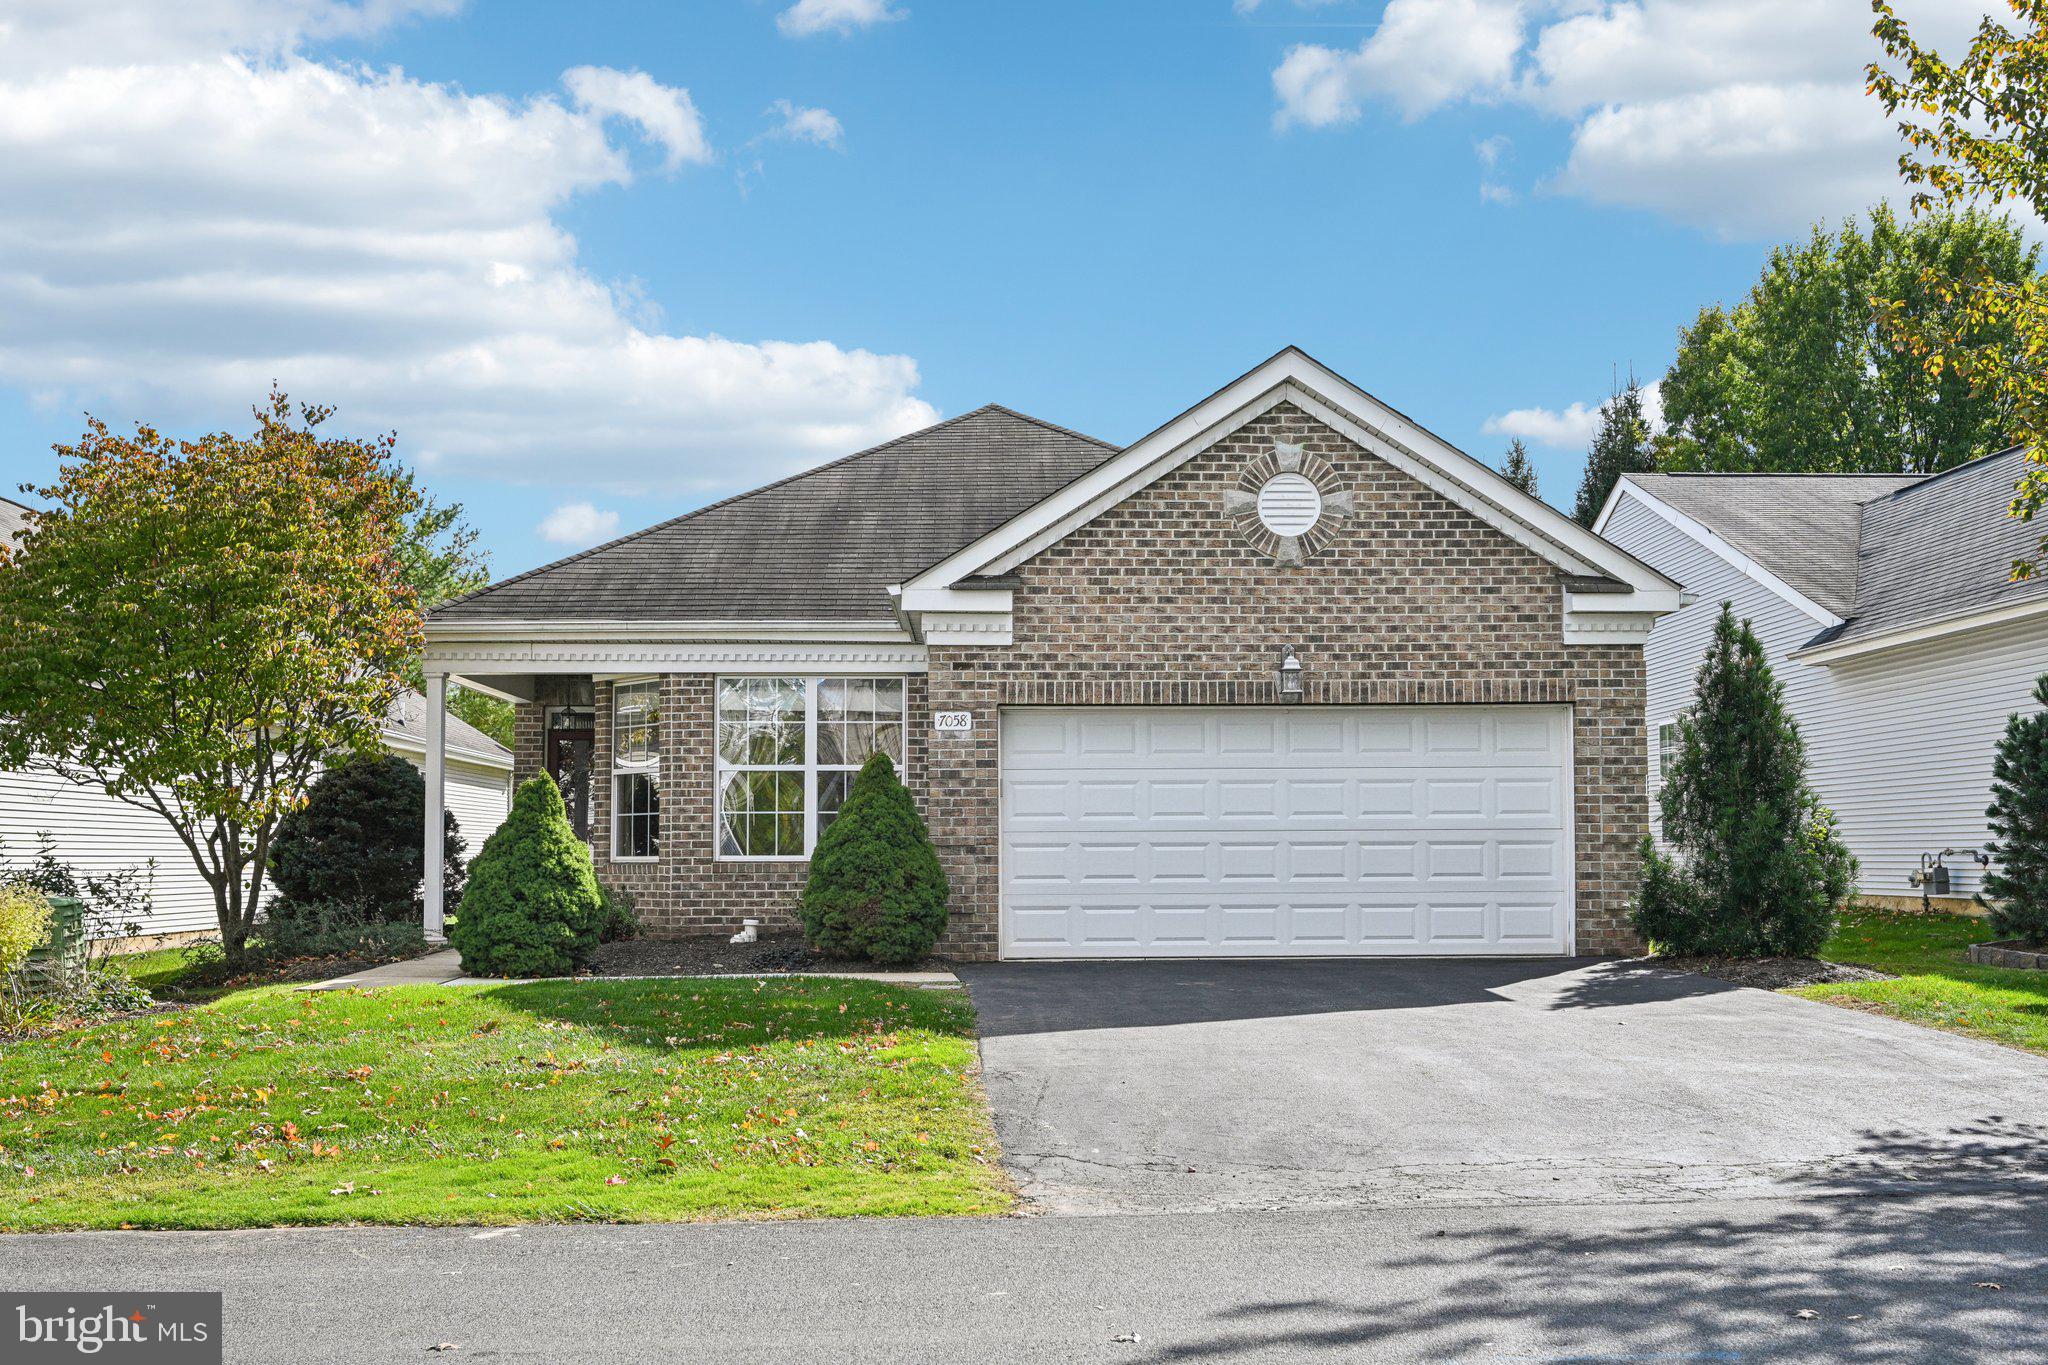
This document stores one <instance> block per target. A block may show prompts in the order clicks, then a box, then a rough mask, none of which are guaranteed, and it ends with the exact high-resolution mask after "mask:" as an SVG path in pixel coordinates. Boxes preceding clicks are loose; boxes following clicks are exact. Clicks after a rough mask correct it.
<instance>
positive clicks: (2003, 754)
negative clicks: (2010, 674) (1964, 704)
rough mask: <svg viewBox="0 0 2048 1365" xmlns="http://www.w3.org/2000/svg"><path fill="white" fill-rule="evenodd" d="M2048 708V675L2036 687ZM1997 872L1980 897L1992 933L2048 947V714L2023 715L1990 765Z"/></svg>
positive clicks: (2001, 742)
mask: <svg viewBox="0 0 2048 1365" xmlns="http://www.w3.org/2000/svg"><path fill="white" fill-rule="evenodd" d="M2034 700H2035V701H2037V702H2039V703H2040V704H2041V705H2042V706H2043V707H2048V674H2044V675H2043V676H2042V677H2041V678H2040V679H2039V680H2037V681H2036V682H2035V683H2034ZM1985 814H1986V815H1988V816H1989V817H1990V824H1991V835H1992V842H1991V845H1990V847H1989V849H1987V850H1986V851H1987V852H1989V853H1990V855H1991V858H1992V865H1991V866H1992V870H1991V871H1990V872H1988V873H1986V874H1985V877H1984V892H1983V894H1982V895H1980V896H1979V897H1978V900H1979V902H1980V903H1982V904H1983V905H1984V906H1985V907H1986V908H1987V909H1989V910H1990V911H1991V931H1992V932H1993V933H1995V934H1997V935H1998V936H1999V937H2000V938H2008V939H2018V940H2020V941H2022V942H2024V943H2027V944H2029V945H2030V946H2040V945H2043V944H2048V710H2041V711H2036V712H2034V713H2033V714H2032V715H2026V714H2018V715H2014V716H2013V717H2011V718H2010V719H2009V720H2007V721H2006V723H2005V737H2004V738H2003V739H2001V740H1999V742H1998V755H1997V757H1996V758H1994V759H1993V760H1992V761H1991V808H1990V809H1989V810H1988V811H1986V812H1985Z"/></svg>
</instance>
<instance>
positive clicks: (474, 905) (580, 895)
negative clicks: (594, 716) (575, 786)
mask: <svg viewBox="0 0 2048 1365" xmlns="http://www.w3.org/2000/svg"><path fill="white" fill-rule="evenodd" d="M601 907H602V902H601V900H600V898H599V895H598V889H597V877H596V874H595V873H593V872H592V870H591V866H590V847H589V845H587V844H585V843H584V842H583V841H582V840H581V839H578V838H577V837H576V831H575V830H574V829H573V828H571V827H570V824H569V812H568V810H567V808H566V807H564V806H563V805H562V793H561V791H560V789H559V788H557V787H556V786H555V780H554V778H552V777H550V776H548V775H547V774H546V773H542V774H540V775H539V776H538V777H534V778H531V779H529V780H528V781H526V782H523V783H521V784H520V787H519V792H518V794H517V795H516V796H515V797H514V798H513V801H512V814H511V815H510V816H508V817H507V818H506V820H505V823H504V824H502V825H500V826H498V828H497V830H496V832H494V833H493V834H492V835H491V837H490V838H489V839H487V840H485V841H484V846H483V851H482V852H480V853H478V854H477V855H476V862H475V864H474V865H473V866H472V867H471V868H470V871H469V888H468V890H466V891H464V892H463V895H462V906H461V910H460V912H459V913H458V914H457V916H456V919H455V923H454V925H453V926H452V927H451V928H450V929H449V932H448V939H449V942H450V943H451V944H453V945H454V947H455V949H456V951H458V952H459V953H461V954H462V970H463V971H465V972H468V973H469V974H470V975H472V976H564V975H567V974H568V973H570V972H572V971H574V970H575V969H576V968H578V967H580V966H582V965H583V964H584V963H585V962H587V961H589V960H590V955H591V953H592V952H594V951H595V950H596V948H597V934H598V929H599V927H600V920H599V913H600V910H601Z"/></svg>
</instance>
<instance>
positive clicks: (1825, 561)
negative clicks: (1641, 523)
mask: <svg viewBox="0 0 2048 1365" xmlns="http://www.w3.org/2000/svg"><path fill="white" fill-rule="evenodd" d="M1925 477H1926V476H1925V475H1922V474H1630V475H1629V476H1628V481H1629V482H1630V483H1632V484H1635V485H1636V486H1638V487H1640V488H1641V489H1642V490H1643V491H1644V492H1646V493H1648V494H1649V495H1650V496H1651V497H1653V498H1655V499H1657V501H1659V502H1661V503H1663V504H1664V505H1665V506H1666V507H1669V508H1671V509H1672V510H1673V511H1675V512H1680V513H1683V514H1684V515H1685V516H1688V517H1690V518H1692V519H1693V520H1694V521H1697V522H1699V523H1700V524H1701V525H1703V526H1705V527H1707V528H1708V529H1709V530H1711V531H1713V532H1714V533H1715V534H1716V535H1718V536H1720V537H1721V538H1722V539H1723V540H1725V541H1727V542H1728V543H1729V544H1730V545H1732V546H1734V547H1735V548H1736V549H1737V550H1740V551H1741V552H1742V553H1743V554H1745V555H1747V556H1749V558H1751V559H1752V560H1755V561H1756V562H1757V563H1758V564H1760V565H1762V566H1763V567H1764V568H1766V569H1769V570H1770V571H1771V572H1772V573H1774V574H1776V575H1777V576H1778V577H1779V578H1781V579H1783V580H1784V581H1785V582H1786V583H1787V584H1789V585H1790V586H1791V587H1792V588H1793V589H1794V590H1796V591H1797V592H1799V593H1801V594H1803V595H1804V596H1806V597H1807V598H1809V599H1810V600H1812V601H1813V602H1814V603H1815V604H1816V605H1818V606H1820V607H1822V608H1824V609H1825V610H1827V611H1830V612H1833V613H1834V614H1835V615H1836V616H1841V617H1847V616H1849V615H1850V614H1851V613H1852V612H1853V611H1854V610H1855V608H1856V547H1857V541H1858V530H1857V528H1858V524H1859V520H1860V518H1861V515H1862V508H1863V504H1864V503H1866V502H1868V501H1869V500H1870V499H1872V498H1878V497H1883V496H1884V495H1885V494H1887V493H1892V492H1896V491H1897V490H1899V489H1902V488H1909V487H1911V486H1912V485H1914V484H1916V483H1919V482H1921V481H1922V480H1923V479H1924V478H1925ZM1823 619H1825V618H1823Z"/></svg>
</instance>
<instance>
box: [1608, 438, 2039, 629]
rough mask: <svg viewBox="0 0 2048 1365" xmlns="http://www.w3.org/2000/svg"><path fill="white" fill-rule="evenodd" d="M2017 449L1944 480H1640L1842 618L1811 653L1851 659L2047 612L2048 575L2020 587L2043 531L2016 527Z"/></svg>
mask: <svg viewBox="0 0 2048 1365" xmlns="http://www.w3.org/2000/svg"><path fill="white" fill-rule="evenodd" d="M2025 466H2026V453H2025V451H2024V450H2022V449H2020V448H2017V447H2015V448H2014V449H2011V450H2006V451H2001V452H1999V453H1998V454H1996V455H1986V456H1984V457H1982V458H1981V459H1976V460H1972V461H1970V462H1969V463H1967V464H1961V465H1957V466H1956V467H1954V468H1953V469H1949V470H1945V471H1943V472H1942V473H1939V474H1630V475H1627V476H1626V477H1625V479H1624V484H1625V485H1627V486H1632V487H1633V488H1635V489H1636V490H1638V491H1640V492H1642V493H1645V494H1648V495H1649V496H1650V497H1651V498H1653V499H1655V500H1656V501H1657V502H1659V503H1662V504H1663V505H1664V506H1665V507H1666V508H1668V509H1670V510H1671V511H1674V512H1677V513H1679V514H1680V515H1681V516H1682V517H1684V518H1687V519H1690V520H1692V521H1694V522H1697V523H1698V524H1699V525H1700V526H1702V527H1704V528H1705V529H1706V530H1707V531H1710V532H1712V533H1713V534H1714V535H1715V536H1718V537H1720V538H1721V539H1722V540H1723V541H1725V542H1727V544H1728V545H1729V546H1731V547H1733V548H1734V549H1735V550H1737V551H1739V552H1740V553H1741V554H1742V555H1744V556H1746V557H1748V558H1749V559H1750V560H1751V561H1753V562H1754V563H1755V564H1756V565H1757V566H1758V567H1760V568H1762V569H1764V570H1766V571H1768V572H1769V573H1770V574H1772V575H1775V576H1776V577H1777V578H1778V579H1780V580H1782V581H1783V583H1784V584H1786V585H1787V586H1789V587H1791V588H1792V589H1794V590H1795V591H1796V592H1798V593H1800V594H1803V595H1804V596H1805V597H1807V598H1808V599H1810V600H1811V601H1812V602H1813V603H1814V604H1815V605H1817V606H1819V607H1821V608H1822V609H1823V610H1825V611H1828V612H1831V613H1833V614H1834V615H1835V616H1837V617H1840V618H1841V620H1840V621H1839V623H1834V624H1829V625H1828V627H1827V628H1826V629H1825V630H1823V631H1822V632H1821V633H1820V634H1818V635H1817V636H1815V637H1814V639H1813V640H1811V641H1810V642H1808V644H1807V645H1806V646H1805V649H1809V650H1822V649H1825V650H1828V651H1834V650H1836V649H1845V648H1849V647H1853V646H1857V645H1861V644H1862V643H1863V642H1865V641H1875V640H1880V639H1886V640H1889V639H1890V638H1891V637H1894V636H1899V635H1901V634H1903V633H1910V632H1920V631H1922V630H1923V628H1926V627H1930V626H1932V625H1933V624H1934V623H1937V622H1947V621H1954V620H1959V619H1961V618H1969V617H1974V616H1977V615H1979V614H1980V613H1983V612H1987V611H1996V610H1998V609H2001V608H2005V607H2015V606H2025V605H2026V604H2029V603H2035V602H2041V603H2042V604H2043V605H2048V575H2034V576H2032V577H2030V578H2026V579H2022V580H2020V581H2018V582H2015V581H2013V578H2012V565H2013V561H2015V560H2017V559H2024V558H2028V557H2031V556H2032V555H2033V554H2034V553H2035V552H2036V551H2037V550H2038V547H2039V544H2040V540H2041V536H2042V532H2043V530H2044V529H2048V528H2044V527H2043V526H2042V525H2040V524H2036V523H2030V522H2024V521H2020V520H2018V519H2016V518H2014V517H2012V516H2011V515H2009V508H2010V507H2011V504H2012V498H2013V485H2014V483H2015V482H2016V481H2017V480H2018V479H2019V477H2020V474H2021V472H2022V471H2023V470H2024V469H2025Z"/></svg>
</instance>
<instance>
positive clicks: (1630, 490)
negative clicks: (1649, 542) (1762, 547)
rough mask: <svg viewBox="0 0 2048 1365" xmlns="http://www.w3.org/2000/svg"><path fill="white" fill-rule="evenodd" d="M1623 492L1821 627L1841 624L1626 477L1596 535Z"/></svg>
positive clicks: (1602, 511)
mask: <svg viewBox="0 0 2048 1365" xmlns="http://www.w3.org/2000/svg"><path fill="white" fill-rule="evenodd" d="M1624 492H1625V493H1626V494H1627V495H1628V496H1629V497H1631V498H1633V499H1635V500H1636V501H1637V502H1638V503H1640V504H1641V505H1642V506H1643V508H1644V510H1646V511H1648V512H1650V513H1652V514H1654V515H1655V516H1657V517H1658V518H1660V519H1661V520H1663V521H1664V522H1666V523H1668V524H1669V525H1670V526H1671V527H1672V528H1673V529H1674V530H1677V531H1679V532H1682V533H1683V534H1684V535H1685V536H1686V537H1688V538H1689V539H1691V540H1693V541H1696V542H1697V543H1698V544H1699V545H1700V547H1701V548H1702V549H1704V550H1706V551H1708V552H1709V553H1711V554H1713V555H1714V556H1715V557H1716V558H1717V559H1720V560H1722V561H1724V562H1725V563H1726V564H1727V565H1728V567H1729V568H1731V569H1734V570H1735V571H1736V572H1737V573H1739V574H1741V575H1742V576H1743V577H1745V578H1748V579H1750V580H1751V581H1752V582H1755V583H1757V584H1759V585H1761V586H1762V587H1764V588H1767V589H1769V590H1770V591H1771V592H1773V593H1775V594H1776V595H1777V596H1779V597H1781V598H1783V599H1784V600H1785V601H1786V602H1788V603H1790V604H1791V605H1792V606H1794V607H1796V608H1798V609H1799V610H1800V611H1803V612H1805V613H1806V614H1807V615H1808V616H1811V617H1812V618H1813V619H1814V620H1816V621H1818V622H1820V623H1821V625H1822V626H1825V627H1834V626H1839V625H1841V624H1842V618H1841V617H1839V616H1837V615H1835V614H1834V613H1833V612H1831V611H1829V610H1828V609H1827V608H1826V607H1824V606H1822V605H1821V604H1820V603H1818V602H1816V601H1814V600H1813V599H1812V598H1811V597H1808V596H1807V595H1806V594H1805V593H1803V592H1801V591H1799V589H1797V588H1795V587H1793V586H1792V585H1791V584H1790V583H1787V582H1786V581H1785V580H1784V579H1782V578H1780V577H1778V576H1777V575H1776V574H1774V573H1772V572H1771V571H1770V570H1769V569H1767V568H1765V567H1764V566H1763V565H1761V564H1759V563H1757V562H1756V561H1755V560H1754V559H1751V558H1750V557H1749V556H1748V555H1746V554H1744V553H1743V552H1742V551H1740V550H1738V549H1736V548H1735V547H1734V546H1733V545H1731V544H1729V543H1728V542H1727V541H1726V540H1723V539H1722V538H1721V537H1720V536H1718V535H1716V534H1715V533H1714V532H1713V531H1712V530H1711V529H1710V528H1709V527H1707V526H1706V525H1705V524H1704V523H1702V522H1700V521H1698V520H1696V519H1694V518H1692V517H1689V516H1687V515H1686V514H1685V513H1683V512H1681V511H1679V510H1678V509H1677V508H1675V507H1673V506H1671V505H1670V504H1669V503H1667V502H1664V501H1663V500H1662V499H1660V498H1658V497H1656V496H1655V495H1654V494H1651V493H1648V492H1646V491H1644V489H1643V487H1642V485H1641V484H1638V483H1635V482H1633V481H1632V480H1630V478H1629V477H1628V475H1626V474H1624V475H1622V476H1621V478H1620V480H1618V481H1617V482H1616V483H1615V485H1614V491H1613V492H1611V493H1609V494H1608V495H1607V504H1606V506H1604V507H1602V508H1601V509H1600V516H1599V518H1598V519H1597V520H1595V521H1594V523H1593V529H1594V530H1595V531H1602V532H1604V531H1605V530H1606V528H1607V519H1608V518H1609V517H1611V516H1613V515H1614V509H1615V507H1616V506H1618V505H1619V504H1620V502H1621V498H1622V495H1623V493H1624Z"/></svg>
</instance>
